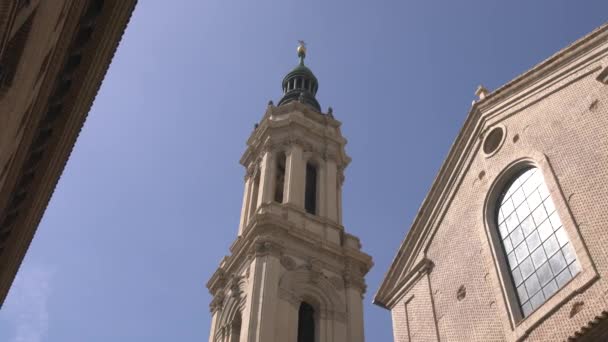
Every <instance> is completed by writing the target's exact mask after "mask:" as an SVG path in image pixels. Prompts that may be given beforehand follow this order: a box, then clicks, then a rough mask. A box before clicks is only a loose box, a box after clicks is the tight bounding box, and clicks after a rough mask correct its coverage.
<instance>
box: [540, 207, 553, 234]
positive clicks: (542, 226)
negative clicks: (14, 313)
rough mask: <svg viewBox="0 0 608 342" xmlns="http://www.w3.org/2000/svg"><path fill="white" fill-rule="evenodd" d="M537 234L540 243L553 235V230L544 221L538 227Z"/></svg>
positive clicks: (546, 221)
mask: <svg viewBox="0 0 608 342" xmlns="http://www.w3.org/2000/svg"><path fill="white" fill-rule="evenodd" d="M544 210H545V209H543V211H544ZM538 234H539V235H540V239H541V241H545V240H547V238H548V237H549V236H551V234H553V228H551V223H550V222H549V220H545V221H544V222H543V223H541V224H540V225H539V226H538Z"/></svg>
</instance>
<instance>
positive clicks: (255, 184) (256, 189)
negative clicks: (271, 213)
mask: <svg viewBox="0 0 608 342" xmlns="http://www.w3.org/2000/svg"><path fill="white" fill-rule="evenodd" d="M259 189H260V172H259V170H258V171H256V173H255V177H254V178H253V189H251V190H252V194H251V207H250V208H249V216H250V217H251V216H253V214H255V212H256V209H257V208H258V192H259Z"/></svg>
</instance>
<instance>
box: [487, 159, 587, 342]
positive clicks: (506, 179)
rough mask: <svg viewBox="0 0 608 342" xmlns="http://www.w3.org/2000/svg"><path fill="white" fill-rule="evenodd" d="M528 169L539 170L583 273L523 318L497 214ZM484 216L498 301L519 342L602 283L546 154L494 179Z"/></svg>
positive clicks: (510, 166)
mask: <svg viewBox="0 0 608 342" xmlns="http://www.w3.org/2000/svg"><path fill="white" fill-rule="evenodd" d="M529 168H537V170H538V171H540V172H541V175H542V177H543V179H544V181H545V185H546V186H547V188H548V189H549V193H550V197H551V199H552V201H553V203H554V205H555V208H556V212H557V213H558V215H559V218H560V220H561V221H562V225H563V227H564V229H565V230H566V233H567V234H568V237H569V239H570V243H571V244H572V247H573V248H574V251H575V253H576V257H577V260H578V263H579V264H580V268H581V270H580V272H579V273H578V274H576V275H574V276H573V278H572V279H570V280H569V281H568V282H567V283H566V284H565V285H564V286H563V287H562V288H560V289H558V290H557V291H556V293H554V294H553V295H552V296H551V297H550V298H548V299H547V300H546V301H545V302H544V303H543V304H542V305H541V306H540V307H538V308H537V309H536V310H535V311H533V312H531V313H530V314H529V315H528V316H523V313H522V310H521V307H520V305H519V298H518V296H517V292H516V287H515V284H514V283H513V280H512V275H511V271H510V268H509V266H508V261H507V256H506V254H505V252H504V247H503V243H502V239H501V237H500V233H499V230H498V222H497V216H496V212H497V211H496V210H497V208H498V206H499V201H500V199H501V198H502V195H503V193H504V191H505V190H506V187H507V186H509V184H510V183H511V182H512V181H513V179H514V177H517V176H518V175H519V174H521V173H522V172H523V171H524V170H525V169H529ZM483 213H484V226H485V235H486V238H487V240H488V245H489V248H490V251H491V256H492V262H493V263H494V266H495V271H496V276H497V277H496V278H497V281H498V284H497V285H499V286H497V287H495V288H498V289H499V290H498V291H500V294H499V296H498V297H502V298H503V300H504V304H505V308H506V310H505V312H506V314H507V316H508V317H507V318H508V322H509V326H510V327H511V330H512V332H513V333H514V334H515V336H514V337H515V338H516V339H519V338H521V337H524V336H526V335H528V334H529V333H530V331H531V330H532V329H534V328H535V327H536V326H537V325H539V324H540V323H541V322H542V321H544V320H545V319H546V318H548V317H549V316H550V315H551V314H552V313H554V312H555V311H557V310H558V309H559V308H560V307H562V306H563V305H564V304H565V303H566V302H567V301H568V300H570V299H571V298H572V297H573V296H575V295H576V294H578V293H580V292H581V291H582V290H583V289H584V288H586V287H588V286H589V285H590V284H591V283H592V282H594V281H596V280H597V279H599V275H598V273H597V270H596V268H595V265H594V264H593V262H592V260H591V258H590V256H589V252H588V249H587V247H586V245H585V243H584V241H583V240H582V237H581V235H580V231H579V227H578V225H577V224H576V222H575V220H574V218H573V216H572V212H571V211H570V208H569V206H568V204H567V200H566V198H565V196H564V195H563V191H562V189H561V186H560V185H559V182H558V179H557V177H556V175H555V173H554V170H553V168H552V167H551V165H550V163H549V160H548V158H547V157H546V156H545V155H544V154H541V153H532V156H531V157H530V156H526V157H521V158H519V159H516V160H514V161H512V162H511V163H509V164H508V165H507V166H506V167H504V168H503V169H502V171H500V172H499V173H498V174H497V175H496V176H494V177H493V181H492V183H491V185H490V188H489V191H488V192H487V196H486V200H485V202H484V211H483Z"/></svg>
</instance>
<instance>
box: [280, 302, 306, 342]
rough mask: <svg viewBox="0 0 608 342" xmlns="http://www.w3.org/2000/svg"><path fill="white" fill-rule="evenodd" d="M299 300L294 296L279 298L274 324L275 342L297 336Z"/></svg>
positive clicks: (281, 341) (290, 341) (289, 340)
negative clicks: (275, 322)
mask: <svg viewBox="0 0 608 342" xmlns="http://www.w3.org/2000/svg"><path fill="white" fill-rule="evenodd" d="M299 305H300V302H299V301H297V300H296V299H294V298H291V299H285V298H279V305H278V311H277V324H276V326H275V331H276V333H275V334H276V341H277V342H283V341H285V342H292V341H296V340H297V338H298V309H299Z"/></svg>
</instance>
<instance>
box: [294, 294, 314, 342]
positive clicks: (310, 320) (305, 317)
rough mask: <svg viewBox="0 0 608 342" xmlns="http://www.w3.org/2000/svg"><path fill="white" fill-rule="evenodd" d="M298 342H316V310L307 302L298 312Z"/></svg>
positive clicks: (303, 303) (301, 305)
mask: <svg viewBox="0 0 608 342" xmlns="http://www.w3.org/2000/svg"><path fill="white" fill-rule="evenodd" d="M298 342H315V309H314V308H313V307H312V305H310V304H308V303H306V302H302V304H300V310H299V311H298Z"/></svg>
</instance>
